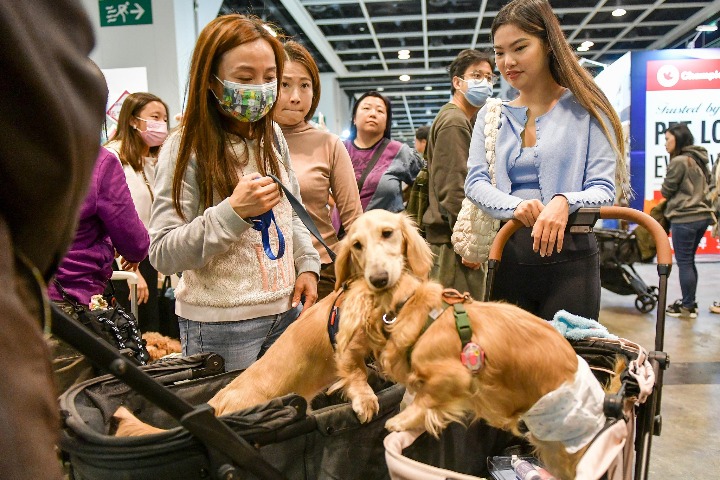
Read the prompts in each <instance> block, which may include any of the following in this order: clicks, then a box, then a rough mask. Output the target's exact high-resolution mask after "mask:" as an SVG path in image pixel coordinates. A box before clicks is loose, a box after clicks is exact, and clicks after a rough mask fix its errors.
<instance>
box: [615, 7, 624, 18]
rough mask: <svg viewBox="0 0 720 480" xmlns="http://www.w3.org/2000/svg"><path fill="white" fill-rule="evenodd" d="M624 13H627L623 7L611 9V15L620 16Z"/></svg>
mask: <svg viewBox="0 0 720 480" xmlns="http://www.w3.org/2000/svg"><path fill="white" fill-rule="evenodd" d="M626 13H627V10H625V9H624V8H616V9H615V10H613V11H612V16H613V17H622V16H623V15H625V14H626Z"/></svg>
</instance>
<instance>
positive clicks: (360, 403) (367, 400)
mask: <svg viewBox="0 0 720 480" xmlns="http://www.w3.org/2000/svg"><path fill="white" fill-rule="evenodd" d="M352 408H353V410H354V411H355V414H356V415H357V417H358V420H360V423H367V422H369V421H370V420H371V419H372V418H373V417H374V416H375V415H377V413H378V412H379V411H380V403H378V398H377V396H376V395H375V394H372V395H362V396H359V397H356V398H353V400H352Z"/></svg>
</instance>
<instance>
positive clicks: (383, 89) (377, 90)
mask: <svg viewBox="0 0 720 480" xmlns="http://www.w3.org/2000/svg"><path fill="white" fill-rule="evenodd" d="M375 91H376V92H384V91H385V87H377V88H376V89H375Z"/></svg>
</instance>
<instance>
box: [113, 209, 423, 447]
mask: <svg viewBox="0 0 720 480" xmlns="http://www.w3.org/2000/svg"><path fill="white" fill-rule="evenodd" d="M431 266H432V253H431V252H430V249H429V247H428V246H427V244H426V243H425V241H424V239H423V238H422V237H421V236H420V235H419V234H418V232H417V228H416V227H415V225H414V224H413V223H412V221H410V220H409V219H408V218H407V217H406V216H405V215H403V214H395V213H390V212H387V211H384V210H371V211H369V212H366V213H365V214H363V215H361V216H360V217H359V218H358V219H357V220H356V221H355V222H354V223H353V225H352V226H351V227H350V229H349V231H348V233H347V236H346V237H345V238H344V239H343V241H342V242H340V246H339V250H338V257H337V260H336V262H335V270H336V277H337V282H338V283H337V286H338V287H341V286H342V285H343V284H349V287H348V288H347V289H346V290H344V291H336V292H335V293H333V294H332V295H329V296H328V297H326V298H325V299H323V300H322V301H320V302H318V303H317V304H316V305H313V306H312V307H311V308H310V309H308V310H307V311H306V312H303V314H302V315H301V316H300V318H298V319H297V320H296V321H295V322H294V323H292V324H291V325H290V326H289V327H288V328H287V330H286V331H285V332H283V334H282V335H281V336H280V338H278V340H277V341H276V342H275V343H274V344H273V345H272V346H271V347H270V348H269V349H268V351H267V352H266V353H265V355H264V356H263V357H262V358H260V359H259V360H258V361H257V362H255V363H253V364H252V365H251V366H250V367H249V368H248V369H247V370H245V371H244V372H243V373H241V374H240V375H239V376H238V377H237V378H235V379H234V380H233V381H232V382H231V383H230V384H228V385H227V386H226V387H225V388H223V389H222V390H220V391H219V392H218V393H217V394H216V395H215V396H214V397H213V398H212V399H211V400H210V401H209V402H208V403H209V404H210V405H211V406H212V407H213V408H214V409H215V414H216V415H223V414H226V413H231V412H234V411H238V410H241V409H243V408H247V407H250V406H253V405H257V404H261V403H264V402H267V401H269V400H271V399H273V398H275V397H279V396H282V395H286V394H288V393H293V392H294V393H297V394H299V395H301V396H303V397H305V398H306V399H307V400H308V401H310V400H311V399H312V398H313V397H314V396H315V395H316V394H317V393H319V392H320V391H322V389H323V388H325V387H327V386H328V385H329V384H330V383H332V382H333V381H334V380H336V379H337V378H338V373H339V372H340V373H341V374H342V376H343V378H345V379H346V380H345V381H343V382H342V383H340V384H338V385H336V387H335V388H334V389H338V388H343V391H344V394H345V395H346V396H347V398H348V399H350V400H351V402H352V406H353V409H354V410H355V412H356V413H357V414H358V418H359V419H360V421H363V422H365V421H367V420H369V419H370V418H372V416H373V415H374V414H375V413H377V411H378V401H377V397H376V396H375V394H374V392H373V391H372V388H370V386H369V385H368V384H367V370H366V367H365V363H364V357H363V358H362V361H361V362H360V363H358V364H348V365H343V366H342V367H338V366H337V365H336V358H335V354H334V352H333V346H332V345H331V343H330V340H329V336H328V331H327V329H328V318H329V315H330V311H331V308H332V306H333V303H334V302H335V300H336V298H337V297H338V296H341V295H342V297H341V299H340V302H341V303H342V309H341V312H342V313H341V315H340V323H339V331H338V334H337V341H338V345H343V348H346V346H347V345H348V344H350V343H352V345H354V346H356V347H357V348H359V349H360V350H362V351H366V350H367V349H368V347H367V346H366V345H365V343H366V342H365V341H364V340H363V339H364V338H365V328H364V323H365V322H366V321H367V320H368V319H370V318H372V317H373V316H376V315H380V317H381V316H382V313H378V312H387V311H389V310H390V306H391V305H396V304H398V303H399V302H400V299H401V298H403V299H404V298H406V297H407V292H406V291H405V290H401V289H400V285H401V284H402V285H406V284H405V283H403V282H401V280H402V279H406V278H408V279H414V280H412V281H413V282H414V283H416V284H419V283H420V282H419V280H417V278H420V279H426V278H427V275H428V273H429V272H430V268H431ZM343 351H347V349H345V350H343ZM114 417H115V418H116V420H117V421H118V429H117V433H116V434H117V435H118V436H136V435H146V434H151V433H158V432H161V431H162V430H159V429H157V428H155V427H152V426H150V425H147V424H145V423H143V422H141V421H140V420H138V419H137V418H136V417H135V416H134V415H133V414H132V413H131V412H129V411H128V410H127V409H125V408H124V407H120V408H119V409H118V410H117V411H116V412H115V414H114Z"/></svg>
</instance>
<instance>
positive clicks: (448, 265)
mask: <svg viewBox="0 0 720 480" xmlns="http://www.w3.org/2000/svg"><path fill="white" fill-rule="evenodd" d="M494 68H495V64H494V61H493V58H492V56H491V55H490V54H489V53H486V52H481V51H478V50H470V49H468V50H463V51H462V52H460V53H459V54H458V56H457V57H456V58H455V60H453V62H452V63H451V64H450V67H449V68H448V70H449V73H450V80H451V82H452V83H451V86H450V93H451V94H452V98H451V100H450V102H448V103H447V104H446V105H444V106H443V107H442V108H441V109H440V112H439V113H438V115H437V117H435V120H434V121H433V124H432V126H431V127H430V134H429V136H428V139H427V146H426V148H425V158H426V159H427V163H428V173H429V192H428V196H429V203H430V204H429V207H428V209H427V210H426V212H425V214H424V215H423V217H422V225H423V227H424V228H425V236H426V239H427V241H428V243H429V244H430V248H431V249H432V251H433V253H434V254H435V265H434V266H433V270H432V272H431V273H430V276H431V278H433V279H434V280H437V281H438V282H440V283H442V284H443V286H445V287H447V288H456V289H458V290H459V291H461V292H464V291H466V292H470V294H471V295H472V296H473V298H475V299H478V300H480V299H482V298H483V293H484V290H485V270H484V268H479V269H477V270H473V269H470V268H468V267H466V266H464V265H463V264H462V259H461V257H460V256H458V255H457V254H455V252H454V251H453V247H452V244H451V243H450V237H451V235H452V230H453V225H454V224H455V220H456V219H457V216H458V213H459V212H460V206H461V203H462V200H463V198H465V190H464V184H465V177H466V176H467V159H468V151H469V149H470V138H471V136H472V129H473V124H474V120H475V115H476V114H477V112H478V111H479V110H480V109H481V108H482V106H483V105H485V100H486V99H487V98H488V97H490V96H491V95H492V88H493V84H494V83H495V75H494V74H493V70H494Z"/></svg>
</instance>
